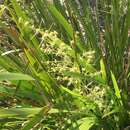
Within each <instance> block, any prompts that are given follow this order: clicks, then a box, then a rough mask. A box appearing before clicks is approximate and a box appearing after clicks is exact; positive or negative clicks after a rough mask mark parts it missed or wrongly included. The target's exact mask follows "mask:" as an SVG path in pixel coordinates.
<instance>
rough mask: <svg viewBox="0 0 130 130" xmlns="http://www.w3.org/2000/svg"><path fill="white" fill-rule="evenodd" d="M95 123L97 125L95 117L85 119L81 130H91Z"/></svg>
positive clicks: (80, 127)
mask: <svg viewBox="0 0 130 130" xmlns="http://www.w3.org/2000/svg"><path fill="white" fill-rule="evenodd" d="M95 123H96V119H95V117H86V118H83V122H82V124H81V125H80V126H79V130H89V129H90V128H91V127H92V126H93V125H94V124H95Z"/></svg>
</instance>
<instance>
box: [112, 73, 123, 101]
mask: <svg viewBox="0 0 130 130" xmlns="http://www.w3.org/2000/svg"><path fill="white" fill-rule="evenodd" d="M111 78H112V82H113V86H114V90H115V95H116V96H117V98H118V99H121V95H120V89H119V87H118V84H117V81H116V78H115V76H114V74H113V73H112V71H111Z"/></svg>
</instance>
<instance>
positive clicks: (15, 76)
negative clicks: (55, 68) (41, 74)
mask: <svg viewBox="0 0 130 130" xmlns="http://www.w3.org/2000/svg"><path fill="white" fill-rule="evenodd" d="M2 80H34V79H33V78H32V77H31V76H29V75H26V74H20V73H9V72H2V73H0V81H2Z"/></svg>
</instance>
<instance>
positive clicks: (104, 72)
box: [100, 59, 107, 83]
mask: <svg viewBox="0 0 130 130" xmlns="http://www.w3.org/2000/svg"><path fill="white" fill-rule="evenodd" d="M100 67H101V73H102V78H103V80H104V81H105V83H106V82H107V74H106V69H105V65H104V63H103V59H101V60H100Z"/></svg>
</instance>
